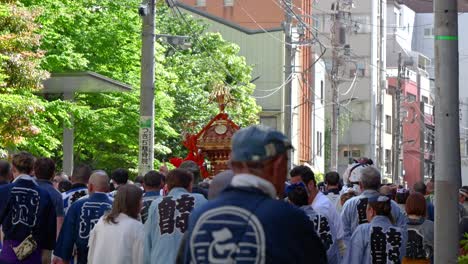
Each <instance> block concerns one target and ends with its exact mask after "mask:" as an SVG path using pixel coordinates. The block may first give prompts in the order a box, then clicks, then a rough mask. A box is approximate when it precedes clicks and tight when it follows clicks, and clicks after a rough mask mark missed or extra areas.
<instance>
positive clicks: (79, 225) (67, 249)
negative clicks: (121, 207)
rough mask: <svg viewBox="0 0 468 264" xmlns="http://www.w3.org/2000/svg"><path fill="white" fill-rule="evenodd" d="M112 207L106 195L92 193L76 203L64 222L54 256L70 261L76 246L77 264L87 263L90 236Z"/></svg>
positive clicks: (71, 207)
mask: <svg viewBox="0 0 468 264" xmlns="http://www.w3.org/2000/svg"><path fill="white" fill-rule="evenodd" d="M111 207H112V201H111V200H110V199H109V197H108V195H107V194H106V193H92V194H91V195H89V197H88V198H83V199H80V200H78V201H76V202H74V203H73V204H72V205H71V206H70V209H69V210H68V213H67V215H66V217H65V220H64V222H63V226H62V230H61V231H60V234H59V238H58V241H57V246H56V247H55V250H54V255H56V256H58V257H60V258H62V259H64V260H67V261H70V260H71V259H72V258H73V256H72V254H73V248H74V246H75V245H76V251H77V259H78V263H75V264H85V263H87V258H88V240H89V234H90V232H91V230H92V229H93V228H94V226H95V225H96V223H97V222H98V220H99V218H101V216H103V215H104V213H106V212H107V211H109V210H110V209H111Z"/></svg>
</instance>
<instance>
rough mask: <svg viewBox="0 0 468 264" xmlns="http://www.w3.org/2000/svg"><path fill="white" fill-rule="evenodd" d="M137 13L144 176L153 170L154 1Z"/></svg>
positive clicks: (140, 160)
mask: <svg viewBox="0 0 468 264" xmlns="http://www.w3.org/2000/svg"><path fill="white" fill-rule="evenodd" d="M138 12H139V14H140V16H141V17H142V20H143V26H142V31H143V32H142V47H141V83H140V84H141V87H140V136H139V156H138V175H144V174H146V173H147V172H148V171H150V170H152V169H153V162H154V85H155V77H154V42H155V34H154V30H155V15H156V7H155V0H148V2H146V3H143V4H141V5H140V8H139V9H138Z"/></svg>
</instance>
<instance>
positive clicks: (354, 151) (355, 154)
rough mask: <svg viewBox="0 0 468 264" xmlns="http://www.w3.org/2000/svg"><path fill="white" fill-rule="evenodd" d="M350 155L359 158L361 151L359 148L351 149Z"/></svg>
mask: <svg viewBox="0 0 468 264" xmlns="http://www.w3.org/2000/svg"><path fill="white" fill-rule="evenodd" d="M351 157H352V158H360V157H361V151H360V150H359V149H354V150H353V151H351Z"/></svg>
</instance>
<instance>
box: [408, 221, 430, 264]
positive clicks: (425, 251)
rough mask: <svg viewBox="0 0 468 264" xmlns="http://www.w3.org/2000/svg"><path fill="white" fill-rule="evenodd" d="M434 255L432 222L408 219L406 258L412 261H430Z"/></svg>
mask: <svg viewBox="0 0 468 264" xmlns="http://www.w3.org/2000/svg"><path fill="white" fill-rule="evenodd" d="M433 255H434V222H432V221H429V220H426V219H425V218H424V217H421V218H420V219H411V218H408V242H407V243H406V258H408V259H412V260H431V259H432V257H433Z"/></svg>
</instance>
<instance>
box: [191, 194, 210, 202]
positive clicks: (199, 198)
mask: <svg viewBox="0 0 468 264" xmlns="http://www.w3.org/2000/svg"><path fill="white" fill-rule="evenodd" d="M191 195H192V196H193V197H194V198H195V200H196V201H207V199H206V198H205V196H204V195H203V194H200V193H191Z"/></svg>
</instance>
